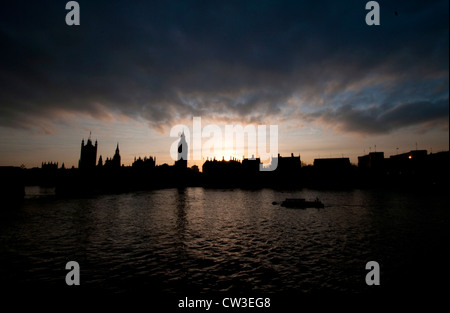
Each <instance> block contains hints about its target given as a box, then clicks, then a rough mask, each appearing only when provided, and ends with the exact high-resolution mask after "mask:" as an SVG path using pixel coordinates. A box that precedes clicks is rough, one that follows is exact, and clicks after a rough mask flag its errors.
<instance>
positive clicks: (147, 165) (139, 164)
mask: <svg viewBox="0 0 450 313" xmlns="http://www.w3.org/2000/svg"><path fill="white" fill-rule="evenodd" d="M155 165H156V158H154V157H148V158H147V157H144V159H141V157H139V158H138V159H136V158H134V162H133V164H132V165H131V166H132V167H133V168H137V169H153V168H155Z"/></svg>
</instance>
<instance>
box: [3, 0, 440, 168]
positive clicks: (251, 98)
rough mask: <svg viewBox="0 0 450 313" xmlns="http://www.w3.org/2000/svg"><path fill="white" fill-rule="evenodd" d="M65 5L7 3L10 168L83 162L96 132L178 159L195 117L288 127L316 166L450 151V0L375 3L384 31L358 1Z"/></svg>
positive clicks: (104, 148)
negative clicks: (173, 151) (182, 134)
mask: <svg viewBox="0 0 450 313" xmlns="http://www.w3.org/2000/svg"><path fill="white" fill-rule="evenodd" d="M67 2H68V1H45V0H44V1H21V0H15V1H2V2H1V4H0V41H1V47H2V48H1V50H0V166H5V165H13V166H20V165H22V164H23V165H25V166H26V167H27V168H31V167H34V166H40V164H41V162H50V161H51V162H58V163H59V165H61V164H62V163H64V164H65V166H66V167H70V166H72V165H74V166H75V167H77V165H78V160H79V157H80V145H81V140H82V139H83V138H84V139H85V140H86V139H87V138H88V137H89V134H90V133H91V134H92V135H91V136H92V139H93V140H97V141H98V145H99V150H98V156H100V155H102V157H103V159H106V158H107V157H112V156H113V155H114V151H115V148H116V145H117V143H119V147H120V154H121V157H122V163H123V164H125V165H131V163H132V162H133V160H134V158H135V157H139V156H141V157H144V156H155V157H156V162H157V164H162V163H168V164H173V162H174V161H173V160H172V159H171V157H170V148H171V146H172V144H173V143H174V142H176V140H177V138H175V137H171V136H170V133H171V130H172V129H173V127H174V126H175V125H180V124H181V125H186V126H187V127H188V128H189V129H190V130H192V127H193V118H194V117H200V118H201V122H202V128H203V127H206V126H207V125H217V126H218V127H220V128H221V129H225V125H242V126H243V127H245V126H247V125H254V126H256V127H257V125H265V126H267V129H269V125H277V126H278V137H277V139H278V147H277V148H278V149H277V150H278V152H279V153H280V154H281V155H286V156H287V155H290V154H291V153H294V154H295V155H300V156H301V159H302V161H303V162H304V163H306V164H311V163H312V162H313V160H314V159H315V158H325V157H349V158H350V160H351V162H352V163H357V157H358V156H360V155H364V154H367V153H369V152H373V151H383V152H384V153H385V157H389V156H390V155H393V154H396V153H401V152H408V151H410V150H414V149H416V148H418V149H426V150H428V152H438V151H447V150H448V149H449V42H448V40H449V3H448V1H447V0H445V1H378V3H379V6H380V25H372V26H369V25H367V24H366V21H365V19H366V14H368V13H369V11H370V10H366V8H365V7H366V3H367V2H368V1H359V0H349V1H300V0H297V1H283V0H277V1H276V0H270V1H264V0H258V1H253V0H244V1H243V0H240V1H189V0H183V1H122V0H114V1H78V3H79V6H80V25H73V26H68V25H67V24H66V22H65V19H66V14H67V13H69V10H66V8H65V6H66V3H67ZM191 137H192V136H191ZM207 140H208V137H204V138H202V144H203V143H204V142H205V141H207ZM189 144H190V145H191V146H192V143H189ZM225 144H230V143H225ZM231 144H232V143H231ZM220 152H221V153H219V152H218V153H217V158H221V155H227V157H229V156H230V155H231V157H241V156H240V155H236V154H235V151H233V150H232V149H231V150H230V149H228V150H226V151H220ZM247 152H248V151H247ZM202 163H203V159H202V160H195V161H194V160H191V161H190V162H189V165H193V164H198V165H199V166H201V164H202Z"/></svg>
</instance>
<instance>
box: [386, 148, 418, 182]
mask: <svg viewBox="0 0 450 313" xmlns="http://www.w3.org/2000/svg"><path fill="white" fill-rule="evenodd" d="M426 161H427V150H411V151H410V152H407V153H401V154H396V155H391V156H390V157H389V165H388V170H389V173H390V174H391V175H401V176H405V175H406V176H410V175H417V174H419V173H421V172H423V171H424V170H425V168H426Z"/></svg>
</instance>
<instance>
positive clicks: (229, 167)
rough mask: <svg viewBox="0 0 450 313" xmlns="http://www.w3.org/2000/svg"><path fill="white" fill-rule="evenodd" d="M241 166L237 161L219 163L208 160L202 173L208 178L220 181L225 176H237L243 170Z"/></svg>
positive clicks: (223, 160)
mask: <svg viewBox="0 0 450 313" xmlns="http://www.w3.org/2000/svg"><path fill="white" fill-rule="evenodd" d="M241 165H242V164H241V162H239V161H238V160H236V159H231V160H229V161H226V160H225V159H222V160H221V161H217V160H216V159H214V160H206V161H205V163H203V166H202V171H203V174H205V175H206V176H209V177H214V178H217V179H220V178H221V177H225V176H227V177H231V176H236V175H237V174H239V173H240V170H241V169H242V166H241Z"/></svg>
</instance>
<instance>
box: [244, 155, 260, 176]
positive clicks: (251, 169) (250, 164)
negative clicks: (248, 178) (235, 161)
mask: <svg viewBox="0 0 450 313" xmlns="http://www.w3.org/2000/svg"><path fill="white" fill-rule="evenodd" d="M260 165H261V159H260V158H255V157H254V156H252V158H251V159H245V158H244V159H243V160H242V170H243V172H244V173H245V174H247V175H248V174H255V173H258V172H259V167H260Z"/></svg>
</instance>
